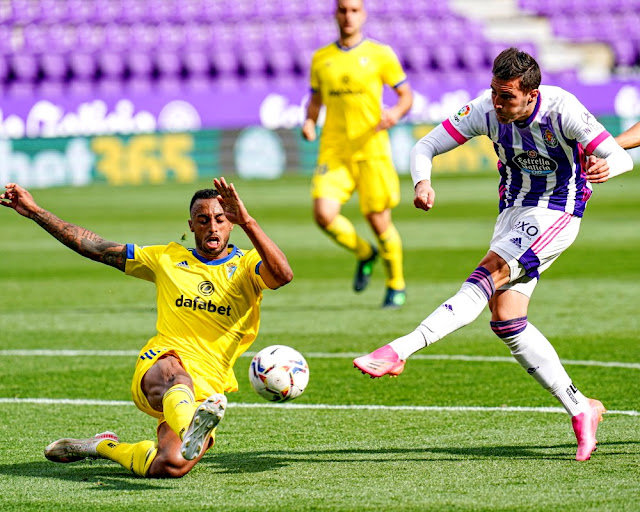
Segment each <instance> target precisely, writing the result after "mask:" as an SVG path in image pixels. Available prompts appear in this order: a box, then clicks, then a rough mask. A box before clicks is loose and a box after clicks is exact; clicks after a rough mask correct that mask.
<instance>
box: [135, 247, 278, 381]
mask: <svg viewBox="0 0 640 512" xmlns="http://www.w3.org/2000/svg"><path fill="white" fill-rule="evenodd" d="M228 250H229V253H228V255H227V256H225V257H224V258H222V259H219V260H211V261H208V260H205V259H203V258H201V257H200V256H199V255H198V254H197V253H196V251H195V249H186V248H184V247H183V246H181V245H180V244H177V243H174V242H172V243H170V244H168V245H154V246H148V247H139V246H137V245H134V244H127V262H126V267H125V273H126V274H127V275H130V276H134V277H137V278H140V279H145V280H147V281H151V282H153V283H155V285H156V300H157V305H158V312H157V314H158V317H157V322H156V328H157V330H158V335H159V336H160V337H162V338H163V343H165V345H166V346H169V347H171V349H175V350H176V352H177V353H178V354H179V355H180V358H181V359H184V360H186V361H187V362H188V364H189V365H190V366H196V367H197V368H198V371H199V373H200V374H202V375H205V376H206V378H207V380H210V381H211V382H212V383H216V384H217V386H214V387H218V386H223V387H224V390H225V391H236V390H237V389H238V383H237V380H236V378H235V375H234V373H233V365H234V363H235V362H236V359H237V358H238V357H239V356H240V355H241V354H242V353H243V352H244V351H246V350H247V349H248V348H249V346H250V345H251V344H252V343H253V341H254V340H255V339H256V336H257V334H258V329H259V327H260V302H261V301H262V291H263V290H264V289H266V288H267V286H266V285H265V283H264V281H263V280H262V277H261V276H260V274H259V273H258V268H259V266H260V264H261V263H262V261H261V259H260V256H259V254H258V252H257V251H256V250H255V249H251V250H250V251H248V252H246V253H245V252H243V251H242V250H240V249H238V248H237V247H235V246H232V245H230V246H229V249H228Z"/></svg>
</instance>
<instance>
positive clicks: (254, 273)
mask: <svg viewBox="0 0 640 512" xmlns="http://www.w3.org/2000/svg"><path fill="white" fill-rule="evenodd" d="M241 262H242V264H243V266H244V267H245V269H246V272H247V275H248V276H249V278H250V279H251V282H252V283H253V284H254V286H255V287H256V288H257V289H258V290H266V289H268V288H269V287H268V286H267V285H266V284H264V281H263V280H262V276H261V275H260V266H261V265H262V259H261V258H260V255H259V254H258V251H256V250H255V249H251V250H250V251H248V252H247V253H246V254H245V255H244V256H243V257H242V260H241Z"/></svg>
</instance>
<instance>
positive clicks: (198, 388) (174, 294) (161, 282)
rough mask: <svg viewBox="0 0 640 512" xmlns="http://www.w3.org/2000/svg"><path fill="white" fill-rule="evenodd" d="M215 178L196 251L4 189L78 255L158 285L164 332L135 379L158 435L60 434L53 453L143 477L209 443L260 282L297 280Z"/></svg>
mask: <svg viewBox="0 0 640 512" xmlns="http://www.w3.org/2000/svg"><path fill="white" fill-rule="evenodd" d="M214 184H215V188H216V189H215V190H214V189H204V190H199V191H198V192H196V193H195V195H194V196H193V198H192V200H191V205H190V209H189V212H190V219H189V227H190V228H191V231H192V232H193V234H194V239H195V245H196V247H195V249H186V248H184V247H182V246H181V245H179V244H176V243H173V242H172V243H170V244H168V245H158V246H149V247H138V246H136V245H132V244H126V245H125V244H120V243H116V242H109V241H106V240H104V239H102V238H100V237H99V236H98V235H96V234H95V233H93V232H91V231H89V230H86V229H84V228H81V227H79V226H76V225H73V224H70V223H68V222H65V221H63V220H61V219H59V218H58V217H56V216H55V215H53V214H52V213H50V212H48V211H46V210H44V209H43V208H41V207H39V206H38V205H37V204H36V202H35V201H34V199H33V197H32V196H31V194H30V193H29V192H28V191H27V190H25V189H24V188H22V187H20V186H19V185H17V184H15V183H9V184H7V185H6V192H4V193H3V194H2V195H0V202H1V203H2V205H4V206H7V207H10V208H13V209H14V210H16V212H18V213H19V214H20V215H23V216H24V217H27V218H30V219H32V220H34V221H35V222H36V223H37V224H39V225H40V226H41V227H42V228H44V229H45V230H46V231H47V232H49V233H50V234H51V235H52V236H53V237H55V238H56V239H57V240H59V241H60V242H62V243H63V244H64V245H66V246H67V247H69V248H71V249H72V250H74V251H76V252H77V253H79V254H81V255H82V256H85V257H87V258H90V259H92V260H95V261H99V262H101V263H104V264H106V265H110V266H112V267H115V268H117V269H119V270H121V271H123V272H125V273H126V274H129V275H132V276H134V277H138V278H140V279H145V280H148V281H152V282H154V283H155V285H156V289H157V307H158V319H157V331H158V333H157V335H156V336H154V337H153V338H151V340H149V342H148V343H147V345H146V346H145V347H144V348H143V349H142V351H141V352H140V356H139V358H138V362H137V365H136V369H135V372H134V376H133V382H132V395H133V400H134V402H135V404H136V405H137V406H138V408H139V409H141V410H142V411H144V412H146V413H147V414H149V415H151V416H154V417H155V418H157V419H158V430H157V434H158V440H157V443H156V442H153V441H142V442H139V443H135V444H127V443H120V442H119V440H118V437H117V436H116V435H115V434H114V433H112V432H104V433H102V434H98V435H96V436H95V437H92V438H88V439H59V440H58V441H54V442H53V443H51V444H50V445H49V446H47V447H46V448H45V456H46V457H47V458H48V459H49V460H52V461H54V462H74V461H78V460H82V459H85V458H105V459H110V460H113V461H115V462H118V463H119V464H121V465H122V466H124V467H125V468H127V469H129V470H130V471H132V472H133V473H135V474H137V475H140V476H145V477H151V478H163V477H181V476H183V475H185V474H186V473H188V472H189V471H190V470H191V468H193V466H194V465H195V464H196V463H197V462H198V461H199V460H200V458H202V456H203V455H204V453H205V452H206V451H207V450H208V449H209V448H210V447H211V446H213V443H214V437H213V435H214V429H215V427H216V426H217V425H218V423H219V421H220V420H221V419H222V417H223V415H224V410H225V407H226V397H225V396H224V394H223V393H224V392H225V391H235V390H237V388H238V387H237V381H236V378H235V375H234V373H233V365H234V363H235V361H236V359H237V358H238V357H239V356H240V354H242V353H243V352H244V351H245V350H247V348H248V347H249V346H250V345H251V343H253V341H254V340H255V338H256V335H257V333H258V328H259V324H260V302H261V300H262V290H264V289H266V288H271V289H275V288H278V287H280V286H283V285H285V284H287V283H288V282H290V281H291V279H292V278H293V272H292V270H291V267H290V266H289V263H288V261H287V258H286V257H285V255H284V254H283V253H282V251H281V250H280V249H279V248H278V246H277V245H276V244H275V243H274V242H273V241H272V240H271V239H270V238H269V237H268V236H267V235H266V234H265V233H264V231H262V229H261V228H260V226H259V225H258V223H257V222H256V220H255V219H254V218H253V217H251V216H250V215H249V213H248V211H247V209H246V208H245V206H244V204H243V202H242V200H241V199H240V197H239V196H238V193H237V192H236V190H235V187H234V186H233V184H227V183H226V181H225V180H224V178H221V179H219V180H218V179H215V180H214ZM236 224H237V225H239V226H240V227H241V228H242V230H243V231H244V232H245V233H246V235H247V236H248V238H249V240H251V242H252V243H253V246H254V249H251V250H250V251H247V252H246V253H245V252H243V251H241V250H240V249H238V248H237V247H235V246H233V245H231V244H229V236H230V234H231V230H232V229H233V226H234V225H236Z"/></svg>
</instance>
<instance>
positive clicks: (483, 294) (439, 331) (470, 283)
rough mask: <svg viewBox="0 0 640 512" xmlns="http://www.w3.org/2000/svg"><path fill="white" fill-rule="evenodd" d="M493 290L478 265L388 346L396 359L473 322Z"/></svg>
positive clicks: (486, 276) (404, 358)
mask: <svg viewBox="0 0 640 512" xmlns="http://www.w3.org/2000/svg"><path fill="white" fill-rule="evenodd" d="M493 292H495V287H494V286H493V279H491V275H490V274H489V272H488V271H487V270H486V269H484V268H483V267H478V268H477V269H476V270H475V271H474V272H473V274H471V276H470V277H469V279H467V280H466V281H465V282H464V284H463V285H462V286H461V287H460V290H459V291H458V293H456V294H455V295H454V296H453V297H451V298H450V299H449V300H447V301H445V302H444V303H443V304H441V305H440V307H438V309H436V310H435V311H434V312H433V313H431V314H430V315H429V316H428V317H427V318H425V319H424V320H423V321H422V323H421V324H420V325H419V326H418V327H417V328H416V329H415V330H414V331H413V332H411V333H409V334H407V335H406V336H402V337H401V338H398V339H396V340H394V341H392V342H391V343H389V345H391V348H393V350H394V351H395V352H396V354H398V356H399V357H400V359H402V360H406V359H407V358H408V357H409V356H410V355H411V354H414V353H415V352H417V351H418V350H420V349H423V348H424V347H426V346H428V345H431V344H432V343H435V342H436V341H438V340H439V339H441V338H444V337H445V336H446V335H447V334H451V333H452V332H453V331H456V330H458V329H460V327H464V326H465V325H468V324H470V323H471V322H473V321H474V320H475V319H476V318H478V316H479V315H480V313H482V310H483V309H484V308H485V306H486V305H487V302H488V301H489V299H490V298H491V295H493Z"/></svg>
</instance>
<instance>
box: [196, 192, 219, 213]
mask: <svg viewBox="0 0 640 512" xmlns="http://www.w3.org/2000/svg"><path fill="white" fill-rule="evenodd" d="M219 195H220V194H219V193H218V191H217V190H216V189H214V188H203V189H201V190H198V191H197V192H196V193H195V194H193V197H192V198H191V203H190V204H189V214H191V208H193V203H195V202H196V201H197V200H198V199H213V198H214V197H218V196H219Z"/></svg>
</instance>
